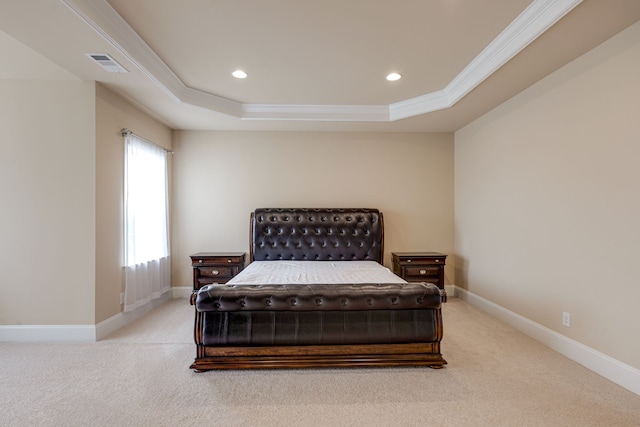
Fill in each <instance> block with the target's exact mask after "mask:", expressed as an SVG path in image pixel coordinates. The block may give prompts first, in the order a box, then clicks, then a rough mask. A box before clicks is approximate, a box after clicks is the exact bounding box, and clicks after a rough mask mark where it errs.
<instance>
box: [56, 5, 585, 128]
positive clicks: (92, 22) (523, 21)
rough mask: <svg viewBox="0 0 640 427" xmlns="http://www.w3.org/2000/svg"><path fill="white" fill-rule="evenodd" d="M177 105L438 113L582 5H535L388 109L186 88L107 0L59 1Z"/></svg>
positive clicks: (252, 111) (267, 116) (391, 115)
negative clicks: (449, 76) (437, 82)
mask: <svg viewBox="0 0 640 427" xmlns="http://www.w3.org/2000/svg"><path fill="white" fill-rule="evenodd" d="M60 1H61V2H62V3H64V4H65V5H66V6H67V7H68V8H69V9H71V10H72V11H73V12H74V13H75V14H76V15H77V16H78V17H80V19H82V20H83V21H84V22H85V23H86V24H87V25H89V26H90V27H91V28H92V29H93V30H95V31H96V32H97V33H98V34H99V35H100V36H102V37H103V38H104V39H105V40H106V41H107V42H108V43H109V44H111V45H112V46H113V47H114V48H115V49H116V50H117V51H118V52H120V53H121V54H122V55H123V56H125V57H126V59H127V60H128V61H130V62H131V63H132V64H134V65H135V67H136V68H137V69H138V70H140V72H142V73H143V74H144V76H145V77H146V78H148V79H149V80H150V81H152V82H153V83H154V84H155V85H156V86H158V87H159V88H160V89H161V90H162V91H163V92H164V93H166V94H167V95H168V96H169V97H170V98H172V99H173V100H174V101H176V102H181V103H185V104H190V105H194V106H197V107H201V108H206V109H208V110H212V111H215V112H218V113H220V114H225V115H229V116H232V117H236V118H239V119H243V120H304V121H352V122H355V121H373V122H389V121H396V120H401V119H405V118H409V117H413V116H418V115H422V114H426V113H430V112H433V111H438V110H443V109H446V108H449V107H452V106H453V105H455V104H456V103H457V102H458V101H460V100H461V99H462V98H464V96H466V95H467V94H468V93H469V92H471V91H472V90H473V89H474V88H475V87H476V86H478V85H479V84H480V83H482V82H483V81H484V80H485V79H486V78H487V77H489V76H490V75H491V74H493V73H494V72H496V71H497V70H498V69H499V68H500V67H502V66H503V65H504V64H505V63H506V62H507V61H509V60H510V59H511V58H513V57H514V56H515V55H517V54H518V53H519V52H520V51H522V49H524V48H525V47H527V46H528V45H529V44H530V43H531V42H533V41H534V40H535V39H536V38H538V37H539V36H540V35H541V34H543V33H544V32H545V31H546V30H547V29H549V28H550V27H551V26H552V25H554V24H555V23H556V22H557V21H558V20H560V19H561V18H562V17H563V16H565V15H566V14H567V13H569V12H570V11H571V10H572V9H573V8H575V7H576V6H578V5H579V4H580V3H582V1H583V0H534V1H533V2H532V3H531V4H530V5H529V6H528V7H527V8H526V9H525V10H524V11H523V12H522V13H521V14H520V15H519V16H518V17H517V18H516V19H515V20H514V21H513V22H511V24H509V25H508V26H507V28H505V30H504V31H502V32H501V33H500V34H499V35H498V37H496V38H495V39H494V40H493V41H492V42H491V43H490V44H489V45H488V46H487V47H486V48H485V49H484V50H483V51H482V52H480V54H479V55H478V56H476V57H475V58H474V59H473V60H472V61H471V62H470V63H469V64H468V65H467V66H466V67H465V68H464V69H463V70H462V71H461V72H460V73H459V74H458V75H457V76H456V77H455V78H454V79H453V80H452V81H451V82H450V83H449V84H448V85H447V86H446V87H445V88H443V89H441V90H439V91H436V92H432V93H428V94H424V95H421V96H417V97H414V98H410V99H407V100H404V101H399V102H396V103H393V104H389V105H297V104H294V105H284V104H243V103H241V102H238V101H234V100H231V99H226V98H223V97H220V96H218V95H215V94H212V93H208V92H204V91H201V90H197V89H194V88H191V87H188V86H187V85H185V84H184V82H183V81H182V80H180V78H179V77H178V76H176V75H175V73H173V71H172V70H171V69H170V68H169V67H168V66H167V65H166V64H165V63H164V62H163V61H162V59H160V57H159V56H158V55H157V54H156V53H155V52H154V51H153V49H151V47H149V45H147V43H145V41H144V40H143V39H142V38H141V37H140V36H139V35H138V34H137V33H136V32H135V31H134V30H133V28H131V26H129V24H128V23H127V22H126V21H125V20H124V19H123V18H122V17H121V16H120V15H119V14H118V13H117V12H116V11H115V9H113V7H111V5H110V4H109V3H108V1H107V0H60Z"/></svg>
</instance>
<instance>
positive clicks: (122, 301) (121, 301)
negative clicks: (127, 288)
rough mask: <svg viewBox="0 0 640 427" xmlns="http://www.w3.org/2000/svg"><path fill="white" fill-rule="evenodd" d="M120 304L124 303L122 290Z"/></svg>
mask: <svg viewBox="0 0 640 427" xmlns="http://www.w3.org/2000/svg"><path fill="white" fill-rule="evenodd" d="M120 304H124V292H120Z"/></svg>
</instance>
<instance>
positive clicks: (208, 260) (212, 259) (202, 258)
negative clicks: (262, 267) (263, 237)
mask: <svg viewBox="0 0 640 427" xmlns="http://www.w3.org/2000/svg"><path fill="white" fill-rule="evenodd" d="M224 264H235V265H237V264H244V254H242V256H238V255H234V256H219V255H210V256H206V255H199V254H196V255H192V256H191V265H193V266H194V267H195V266H198V265H224Z"/></svg>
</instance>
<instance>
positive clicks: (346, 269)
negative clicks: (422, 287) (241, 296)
mask: <svg viewBox="0 0 640 427" xmlns="http://www.w3.org/2000/svg"><path fill="white" fill-rule="evenodd" d="M290 283H302V284H318V283H327V284H336V283H406V281H405V280H403V279H402V278H400V277H398V276H396V275H395V274H393V272H391V270H389V269H388V268H386V267H384V266H383V265H381V264H378V263H377V262H375V261H336V262H333V261H254V262H252V263H251V264H249V265H248V266H247V267H246V268H245V269H244V270H242V271H241V272H240V273H239V274H238V275H236V276H235V277H234V278H232V279H231V280H229V281H228V282H227V284H231V285H270V284H290Z"/></svg>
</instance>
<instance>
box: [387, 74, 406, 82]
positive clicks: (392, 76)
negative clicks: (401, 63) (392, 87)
mask: <svg viewBox="0 0 640 427" xmlns="http://www.w3.org/2000/svg"><path fill="white" fill-rule="evenodd" d="M401 78H402V76H401V75H400V74H398V73H391V74H389V75H388V76H387V80H389V81H390V82H395V81H396V80H400V79H401Z"/></svg>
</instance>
